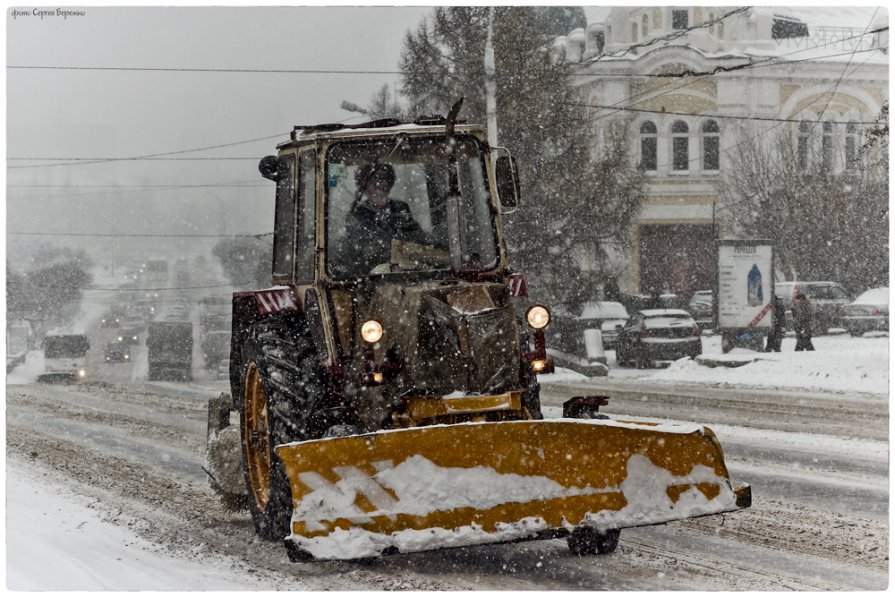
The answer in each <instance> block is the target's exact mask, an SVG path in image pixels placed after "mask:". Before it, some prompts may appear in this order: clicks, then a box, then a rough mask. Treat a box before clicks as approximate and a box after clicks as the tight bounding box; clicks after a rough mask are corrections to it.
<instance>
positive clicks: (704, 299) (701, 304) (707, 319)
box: [687, 290, 715, 328]
mask: <svg viewBox="0 0 895 597" xmlns="http://www.w3.org/2000/svg"><path fill="white" fill-rule="evenodd" d="M713 306H714V296H713V293H712V291H711V290H697V291H696V292H694V293H693V296H692V297H691V298H690V304H689V305H687V311H689V312H690V315H692V316H693V319H695V320H696V323H697V324H699V327H701V328H707V327H711V326H712V325H713V324H714V317H715V313H714V308H713Z"/></svg>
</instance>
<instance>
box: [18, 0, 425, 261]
mask: <svg viewBox="0 0 895 597" xmlns="http://www.w3.org/2000/svg"><path fill="white" fill-rule="evenodd" d="M35 10H36V9H34V8H23V9H18V11H19V12H25V13H26V14H17V15H13V9H11V8H10V9H7V212H6V216H7V257H8V259H10V260H26V261H27V259H28V255H29V253H30V252H31V251H33V249H34V247H35V246H37V245H38V244H40V243H47V242H49V243H52V244H54V245H64V246H70V247H74V248H83V249H85V250H86V251H88V252H89V253H90V254H91V255H92V256H94V258H95V259H97V261H98V263H103V260H109V259H121V260H122V261H125V260H128V259H134V258H140V257H142V256H145V255H151V254H156V255H160V256H167V257H169V258H173V257H174V256H175V255H176V256H189V255H190V254H194V253H204V254H210V250H211V247H213V246H214V244H215V243H216V242H217V241H219V240H220V238H221V237H226V236H234V235H237V236H238V235H257V234H264V233H270V232H271V230H272V226H273V185H272V183H269V182H268V181H265V180H263V179H262V178H261V177H260V175H259V174H258V170H257V164H258V161H259V159H260V158H261V157H263V156H265V155H268V154H273V153H276V145H277V143H280V142H283V141H285V140H287V139H288V135H289V133H290V131H291V130H292V127H293V126H294V125H297V124H316V123H321V122H359V121H362V120H363V119H364V117H363V116H361V115H359V114H356V113H351V112H347V111H345V110H343V109H341V108H340V107H339V106H340V104H341V102H342V101H343V100H348V101H352V102H355V103H358V104H362V105H363V104H366V103H368V102H369V100H370V98H371V97H372V96H373V94H374V93H375V92H376V91H377V90H379V89H381V88H382V86H383V85H388V86H389V87H390V88H392V89H395V88H396V87H397V86H398V84H399V74H398V68H397V62H398V58H399V55H400V50H401V44H402V42H403V39H404V36H405V34H406V32H407V31H408V30H410V29H412V28H415V27H416V26H417V24H418V23H419V21H420V19H421V18H422V17H423V16H425V15H427V14H429V13H430V12H431V10H432V9H431V7H291V8H289V7H285V8H284V7H249V8H237V7H202V8H170V7H167V8H105V7H86V8H80V9H66V10H73V11H74V10H76V11H79V12H82V13H83V14H77V15H69V16H61V15H58V14H57V13H53V12H52V11H53V10H55V9H52V8H50V9H45V10H47V11H49V12H50V13H52V14H48V15H44V16H40V15H38V14H35V13H34V11H35ZM135 158H142V159H135ZM19 263H22V262H21V261H19Z"/></svg>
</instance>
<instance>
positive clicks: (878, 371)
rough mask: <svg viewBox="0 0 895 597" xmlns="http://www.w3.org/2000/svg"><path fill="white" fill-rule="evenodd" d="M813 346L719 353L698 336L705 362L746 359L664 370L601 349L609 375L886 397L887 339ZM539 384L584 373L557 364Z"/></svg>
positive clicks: (844, 338)
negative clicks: (626, 364) (621, 361)
mask: <svg viewBox="0 0 895 597" xmlns="http://www.w3.org/2000/svg"><path fill="white" fill-rule="evenodd" d="M813 342H814V347H815V349H816V350H815V351H813V352H795V350H794V349H795V338H785V339H784V340H783V345H782V350H781V352H774V353H763V352H754V351H751V350H743V349H735V350H733V351H731V352H730V353H727V354H724V353H722V352H721V339H720V337H719V336H703V338H702V346H703V354H702V357H701V360H703V361H704V362H723V361H730V362H732V363H745V364H743V365H742V366H737V367H724V366H718V367H709V366H707V365H705V364H701V363H700V362H699V361H696V360H692V359H689V358H685V359H681V360H679V361H676V362H674V363H672V364H671V365H670V366H669V367H668V368H666V369H625V368H621V367H619V366H618V363H617V362H616V361H615V351H606V352H607V358H608V361H609V367H610V371H609V379H612V378H620V377H623V378H628V379H638V380H639V381H647V380H648V381H649V382H656V383H682V382H683V383H695V384H701V385H710V386H716V387H740V388H767V389H770V388H773V389H781V390H795V391H820V392H834V393H841V392H862V393H868V394H880V395H882V396H887V395H888V392H889V338H888V336H887V335H885V334H879V335H871V334H868V335H866V336H864V337H862V338H852V337H851V336H849V335H847V334H840V335H832V336H820V337H817V338H814V341H813ZM538 379H539V380H540V381H541V382H543V383H552V382H562V381H582V380H586V379H587V377H586V376H584V375H581V374H579V373H575V372H573V371H568V370H564V369H557V372H556V373H553V374H550V375H540V376H538Z"/></svg>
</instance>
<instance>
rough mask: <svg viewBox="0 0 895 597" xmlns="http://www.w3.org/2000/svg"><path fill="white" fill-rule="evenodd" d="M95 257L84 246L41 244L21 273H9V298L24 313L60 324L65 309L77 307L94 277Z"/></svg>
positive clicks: (64, 316) (63, 319) (62, 321)
mask: <svg viewBox="0 0 895 597" xmlns="http://www.w3.org/2000/svg"><path fill="white" fill-rule="evenodd" d="M92 265H93V261H92V260H91V259H90V256H89V255H87V253H86V251H84V250H83V249H73V248H70V247H57V246H53V245H49V244H41V245H39V246H38V247H37V248H36V249H35V251H34V252H33V253H32V255H31V259H30V263H29V264H28V266H29V267H28V269H27V271H25V272H24V274H23V275H22V276H20V277H19V276H14V278H13V279H12V280H10V279H9V276H7V278H8V279H7V284H9V283H10V281H13V282H14V285H13V286H12V287H8V288H7V292H8V293H9V299H10V301H11V303H12V304H13V305H15V307H16V309H19V310H20V311H21V313H22V314H23V316H27V317H28V318H31V319H40V320H43V321H44V322H46V324H47V325H61V324H63V323H65V320H66V309H68V310H71V308H73V307H76V306H77V305H78V304H79V303H80V299H81V295H82V292H83V290H84V288H86V287H87V286H88V285H89V284H90V283H91V282H92V281H93V279H92V276H91V275H90V273H89V270H90V268H91V267H92ZM7 271H9V270H7Z"/></svg>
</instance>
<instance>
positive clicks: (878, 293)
mask: <svg viewBox="0 0 895 597" xmlns="http://www.w3.org/2000/svg"><path fill="white" fill-rule="evenodd" d="M842 325H843V326H844V327H845V329H846V330H848V333H850V334H851V335H852V336H860V335H862V334H864V333H865V332H888V331H889V289H888V288H871V289H870V290H868V291H866V292H864V293H863V294H861V296H859V297H858V298H856V299H855V300H854V301H852V302H850V303H849V304H847V305H845V306H844V307H842Z"/></svg>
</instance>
